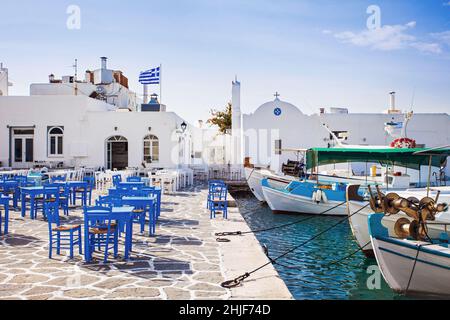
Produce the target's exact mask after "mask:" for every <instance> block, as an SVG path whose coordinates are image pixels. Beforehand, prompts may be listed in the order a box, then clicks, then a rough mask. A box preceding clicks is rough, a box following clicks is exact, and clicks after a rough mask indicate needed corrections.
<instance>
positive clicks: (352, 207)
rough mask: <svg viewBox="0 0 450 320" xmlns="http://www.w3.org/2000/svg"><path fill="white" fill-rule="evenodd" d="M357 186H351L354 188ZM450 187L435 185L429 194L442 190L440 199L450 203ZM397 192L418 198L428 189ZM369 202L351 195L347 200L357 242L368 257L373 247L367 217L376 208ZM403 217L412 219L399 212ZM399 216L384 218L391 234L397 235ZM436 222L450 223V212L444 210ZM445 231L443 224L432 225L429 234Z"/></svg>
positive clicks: (434, 234)
mask: <svg viewBox="0 0 450 320" xmlns="http://www.w3.org/2000/svg"><path fill="white" fill-rule="evenodd" d="M355 187H357V186H349V187H348V188H350V189H352V188H355ZM449 189H450V188H449V187H435V188H431V189H430V193H429V196H430V197H431V198H436V196H437V194H438V192H439V191H441V193H440V196H439V199H440V201H442V202H446V203H450V190H449ZM351 193H352V192H351ZM396 193H397V194H398V195H399V196H401V197H403V198H417V199H421V198H423V197H426V196H427V191H426V190H423V189H422V190H421V189H418V190H414V189H411V190H406V191H396ZM367 204H368V202H367V201H366V199H364V200H363V201H360V200H357V199H354V198H353V199H352V197H350V198H349V199H348V202H347V210H348V211H347V212H348V215H349V222H350V226H351V229H352V232H353V236H354V237H355V240H356V242H357V243H358V245H359V247H360V248H362V251H363V252H364V254H365V255H366V256H368V257H373V256H374V253H373V248H372V245H371V242H370V234H369V226H368V224H367V219H368V217H369V216H370V215H372V214H374V210H373V209H372V208H371V207H370V206H368V207H366V205H367ZM398 215H400V216H401V217H403V218H406V219H410V218H409V217H408V216H407V215H406V214H404V213H402V212H400V213H398ZM397 218H398V216H385V217H384V218H383V226H384V227H385V228H386V229H387V230H388V233H389V235H391V236H394V235H395V223H396V221H397ZM436 222H439V223H450V212H443V213H441V214H439V215H437V216H436ZM444 231H445V227H444V226H442V225H430V226H429V231H428V232H429V234H430V236H431V237H437V236H439V235H440V234H441V233H442V232H444ZM449 232H450V230H449ZM449 234H450V233H449Z"/></svg>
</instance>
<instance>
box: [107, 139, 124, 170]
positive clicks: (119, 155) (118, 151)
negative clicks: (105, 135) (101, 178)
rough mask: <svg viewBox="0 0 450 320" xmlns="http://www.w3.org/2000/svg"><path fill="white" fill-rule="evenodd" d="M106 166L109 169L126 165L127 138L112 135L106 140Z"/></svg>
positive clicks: (118, 168) (120, 168)
mask: <svg viewBox="0 0 450 320" xmlns="http://www.w3.org/2000/svg"><path fill="white" fill-rule="evenodd" d="M106 167H107V169H109V170H115V169H116V170H123V169H125V168H126V167H128V140H127V139H126V138H125V137H122V136H114V137H111V138H109V139H108V140H107V141H106Z"/></svg>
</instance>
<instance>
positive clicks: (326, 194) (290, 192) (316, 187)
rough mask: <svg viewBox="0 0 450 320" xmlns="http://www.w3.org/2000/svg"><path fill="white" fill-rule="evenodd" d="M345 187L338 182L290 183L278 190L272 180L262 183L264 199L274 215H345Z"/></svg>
mask: <svg viewBox="0 0 450 320" xmlns="http://www.w3.org/2000/svg"><path fill="white" fill-rule="evenodd" d="M345 187H346V185H345V184H343V183H339V182H329V183H326V182H324V181H322V182H321V183H320V184H318V183H317V181H311V180H304V181H292V182H291V183H290V184H289V185H288V186H286V187H284V188H279V187H276V186H274V185H273V179H272V178H266V179H263V181H262V190H263V193H264V197H265V199H266V201H267V204H268V205H269V207H270V209H272V211H273V212H274V213H300V214H322V213H323V212H324V211H328V212H327V215H337V216H343V215H346V210H345V206H344V204H345Z"/></svg>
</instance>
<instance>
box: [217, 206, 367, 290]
mask: <svg viewBox="0 0 450 320" xmlns="http://www.w3.org/2000/svg"><path fill="white" fill-rule="evenodd" d="M368 206H370V203H368V204H366V205H365V206H364V207H362V208H361V209H359V210H357V211H355V212H354V213H352V214H351V215H349V216H348V217H345V219H342V220H340V221H339V222H337V223H335V224H333V225H332V226H330V227H329V228H327V229H325V230H323V231H321V232H319V233H318V234H316V235H315V236H313V237H311V238H309V239H308V240H306V241H304V242H302V243H301V244H299V245H297V246H295V247H293V248H291V249H289V250H288V251H286V252H285V253H283V254H281V255H279V256H278V257H276V258H275V259H269V260H270V261H269V262H267V263H265V264H263V265H262V266H260V267H258V268H256V269H254V270H252V271H250V272H246V273H244V274H243V275H241V276H239V277H237V278H235V279H233V280H228V281H225V282H223V283H222V284H221V286H222V287H223V288H234V287H237V286H238V285H240V284H241V283H242V281H244V280H245V279H247V278H249V277H250V276H251V275H252V274H254V273H255V272H258V271H259V270H261V269H263V268H265V267H267V266H268V265H270V264H272V263H276V262H277V261H278V260H280V259H282V258H284V257H286V256H287V255H289V254H290V253H292V252H294V251H296V250H297V249H299V248H301V247H303V246H305V245H307V244H308V243H310V242H311V241H314V240H315V239H317V238H319V237H320V236H322V235H324V234H325V233H327V232H328V231H330V230H332V229H334V228H335V227H337V226H338V225H340V224H342V223H344V222H346V221H347V220H348V218H350V217H352V216H354V215H355V214H358V213H359V212H361V211H362V210H364V209H365V208H367V207H368Z"/></svg>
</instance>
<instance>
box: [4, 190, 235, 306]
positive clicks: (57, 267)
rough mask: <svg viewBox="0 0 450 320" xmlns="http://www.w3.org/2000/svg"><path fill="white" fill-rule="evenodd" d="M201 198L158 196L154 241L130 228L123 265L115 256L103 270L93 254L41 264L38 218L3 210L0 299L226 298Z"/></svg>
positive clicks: (76, 214)
mask: <svg viewBox="0 0 450 320" xmlns="http://www.w3.org/2000/svg"><path fill="white" fill-rule="evenodd" d="M206 194H207V190H206V189H205V188H202V187H193V188H191V189H188V190H186V191H183V192H178V193H176V194H173V195H164V197H163V203H162V213H161V217H160V220H159V222H158V226H157V235H156V236H155V237H149V236H148V234H143V235H141V234H139V233H138V230H137V229H138V228H137V227H135V228H134V235H133V252H132V254H131V258H130V260H129V261H124V260H123V258H122V256H121V255H120V256H119V258H118V259H117V260H115V259H113V257H111V259H110V262H109V263H107V264H103V263H102V262H101V260H102V256H101V254H98V255H97V256H95V257H96V259H95V260H94V262H93V263H91V264H86V263H85V262H84V261H83V257H82V256H81V255H75V258H74V259H73V260H70V259H69V258H68V254H67V253H66V252H62V255H60V256H58V255H56V253H55V251H54V256H53V259H49V258H48V224H47V222H45V221H44V220H43V219H42V214H39V216H38V220H35V221H33V220H30V218H29V216H28V215H27V216H26V217H25V218H22V217H21V216H20V213H19V212H15V211H10V234H9V235H7V236H5V237H3V238H2V239H1V241H0V299H38V300H46V299H58V300H59V299H87V300H93V299H229V298H231V292H230V290H227V289H224V288H222V287H221V286H220V283H221V282H222V281H224V280H225V279H224V272H223V270H222V269H223V268H222V264H221V254H220V252H219V251H220V250H219V244H218V243H217V242H216V240H215V237H214V222H211V220H210V219H209V214H208V212H207V211H206V210H205V208H204V205H205V199H206ZM63 219H65V218H63ZM218 219H222V218H221V217H219V218H218ZM64 223H70V224H82V213H81V210H80V209H77V210H72V211H71V214H70V218H69V219H68V220H67V221H64ZM147 230H148V226H147V228H146V231H147ZM122 248H123V239H121V242H120V246H119V249H122ZM120 254H123V252H122V251H121V250H120Z"/></svg>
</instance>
